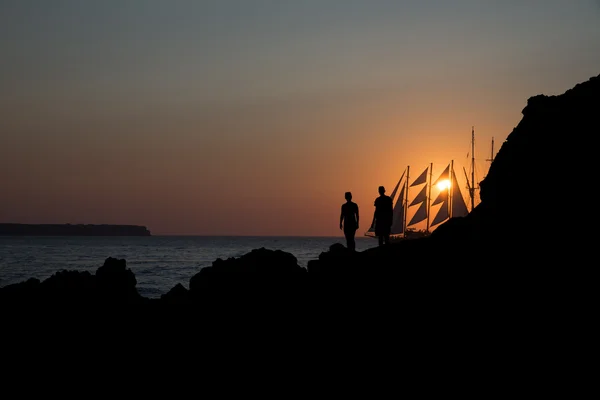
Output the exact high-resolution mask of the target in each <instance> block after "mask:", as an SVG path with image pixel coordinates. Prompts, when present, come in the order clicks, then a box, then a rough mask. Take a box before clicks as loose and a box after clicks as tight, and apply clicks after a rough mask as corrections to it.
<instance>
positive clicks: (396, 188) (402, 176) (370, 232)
mask: <svg viewBox="0 0 600 400" xmlns="http://www.w3.org/2000/svg"><path fill="white" fill-rule="evenodd" d="M404 174H406V170H404V171H403V172H402V175H401V176H400V179H399V180H398V183H396V186H395V187H394V190H392V194H391V195H390V198H391V199H392V202H393V201H394V198H395V197H396V192H397V191H398V187H400V183H401V182H402V179H403V178H404ZM403 193H404V185H403V186H402V191H401V195H400V197H401V198H402V204H403V203H404V199H403V196H404V195H403ZM398 201H400V200H398ZM374 234H375V216H373V220H372V221H371V226H370V227H369V229H368V230H367V232H366V233H365V235H367V236H372V235H374Z"/></svg>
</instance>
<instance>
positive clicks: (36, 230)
mask: <svg viewBox="0 0 600 400" xmlns="http://www.w3.org/2000/svg"><path fill="white" fill-rule="evenodd" d="M0 236H151V234H150V231H149V230H148V228H146V227H145V226H140V225H107V224H101V225H94V224H75V225H73V224H12V223H0Z"/></svg>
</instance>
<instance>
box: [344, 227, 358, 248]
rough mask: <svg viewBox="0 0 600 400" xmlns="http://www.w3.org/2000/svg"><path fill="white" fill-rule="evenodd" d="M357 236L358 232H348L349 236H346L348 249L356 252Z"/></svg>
mask: <svg viewBox="0 0 600 400" xmlns="http://www.w3.org/2000/svg"><path fill="white" fill-rule="evenodd" d="M355 234H356V231H355V230H353V231H351V232H348V235H347V236H346V240H347V241H348V249H350V250H352V251H356V241H355V240H354V235H355Z"/></svg>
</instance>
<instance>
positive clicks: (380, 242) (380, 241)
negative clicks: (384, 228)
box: [377, 235, 383, 246]
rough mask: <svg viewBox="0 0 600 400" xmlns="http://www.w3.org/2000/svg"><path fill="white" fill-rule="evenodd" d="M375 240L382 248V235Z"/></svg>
mask: <svg viewBox="0 0 600 400" xmlns="http://www.w3.org/2000/svg"><path fill="white" fill-rule="evenodd" d="M377 240H379V245H380V246H382V245H383V235H379V236H377Z"/></svg>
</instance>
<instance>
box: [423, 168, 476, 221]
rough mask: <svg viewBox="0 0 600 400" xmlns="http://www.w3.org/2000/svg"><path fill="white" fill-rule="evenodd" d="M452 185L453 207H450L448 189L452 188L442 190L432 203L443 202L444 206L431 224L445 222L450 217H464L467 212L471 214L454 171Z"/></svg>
mask: <svg viewBox="0 0 600 400" xmlns="http://www.w3.org/2000/svg"><path fill="white" fill-rule="evenodd" d="M451 185H452V189H451V191H452V194H451V196H452V202H451V207H449V204H448V191H449V190H450V189H445V190H442V191H441V192H440V194H439V195H438V197H437V198H436V199H435V201H434V202H433V203H432V205H435V204H440V203H441V204H442V206H441V207H440V209H439V210H438V212H437V214H436V215H435V218H434V219H433V222H432V223H431V226H434V225H437V224H439V223H441V222H444V221H445V220H447V219H448V218H454V217H464V216H466V215H467V214H469V210H468V208H467V203H465V199H464V197H463V195H462V193H461V191H460V187H459V185H458V181H457V179H456V174H455V173H454V171H452V181H451Z"/></svg>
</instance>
